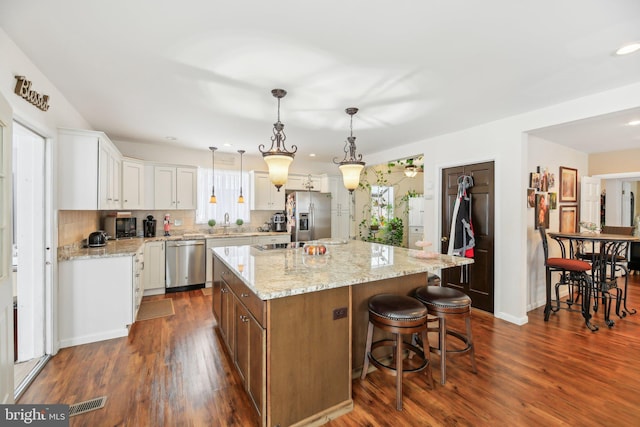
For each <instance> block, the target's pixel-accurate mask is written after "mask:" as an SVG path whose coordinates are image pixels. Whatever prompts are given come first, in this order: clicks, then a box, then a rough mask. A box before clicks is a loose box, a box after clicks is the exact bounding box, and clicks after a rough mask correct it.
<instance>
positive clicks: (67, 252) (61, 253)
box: [58, 231, 286, 261]
mask: <svg viewBox="0 0 640 427" xmlns="http://www.w3.org/2000/svg"><path fill="white" fill-rule="evenodd" d="M283 234H286V233H281V232H280V233H278V232H274V231H267V232H264V231H255V232H245V233H217V234H206V233H184V234H180V235H178V234H176V235H172V236H156V237H146V238H142V237H139V238H133V239H119V240H108V241H107V245H106V246H102V247H99V248H85V247H82V246H81V245H79V244H77V245H68V246H61V247H59V248H58V261H68V260H72V259H91V258H107V257H118V256H133V255H135V254H136V252H138V250H139V249H140V247H141V246H142V245H144V244H145V243H146V242H157V241H175V240H203V239H225V238H231V237H251V236H282V235H283Z"/></svg>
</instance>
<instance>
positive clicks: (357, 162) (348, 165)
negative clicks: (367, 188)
mask: <svg viewBox="0 0 640 427" xmlns="http://www.w3.org/2000/svg"><path fill="white" fill-rule="evenodd" d="M345 111H346V113H347V114H348V115H349V116H351V125H350V129H351V134H350V136H349V137H348V138H347V143H346V144H345V146H344V160H342V161H341V162H338V161H337V160H336V159H337V158H336V159H333V163H335V164H338V165H340V166H339V167H338V169H340V172H342V182H343V183H344V186H345V188H346V189H347V190H349V193H353V190H355V189H356V188H358V185H360V172H362V169H364V165H365V162H363V161H362V154H356V137H355V136H353V115H354V114H356V113H357V112H358V109H357V108H347V109H346V110H345Z"/></svg>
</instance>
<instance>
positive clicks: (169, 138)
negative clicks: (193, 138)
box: [164, 136, 178, 141]
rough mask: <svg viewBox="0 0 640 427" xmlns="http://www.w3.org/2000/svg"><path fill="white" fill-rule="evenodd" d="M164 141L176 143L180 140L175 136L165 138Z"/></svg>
mask: <svg viewBox="0 0 640 427" xmlns="http://www.w3.org/2000/svg"><path fill="white" fill-rule="evenodd" d="M164 139H166V140H167V141H176V140H177V139H178V138H176V137H175V136H165V137H164Z"/></svg>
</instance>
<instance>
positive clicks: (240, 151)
mask: <svg viewBox="0 0 640 427" xmlns="http://www.w3.org/2000/svg"><path fill="white" fill-rule="evenodd" d="M238 153H240V196H238V203H244V196H243V195H242V155H243V154H244V150H238Z"/></svg>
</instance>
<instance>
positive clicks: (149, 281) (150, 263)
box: [144, 240, 165, 295]
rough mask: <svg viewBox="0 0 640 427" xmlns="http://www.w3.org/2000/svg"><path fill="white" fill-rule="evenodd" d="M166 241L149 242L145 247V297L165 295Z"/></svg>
mask: <svg viewBox="0 0 640 427" xmlns="http://www.w3.org/2000/svg"><path fill="white" fill-rule="evenodd" d="M164 262H165V250H164V241H162V240H160V241H157V242H147V243H145V245H144V267H145V268H144V295H158V294H164V293H165V281H164V274H165V266H164Z"/></svg>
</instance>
